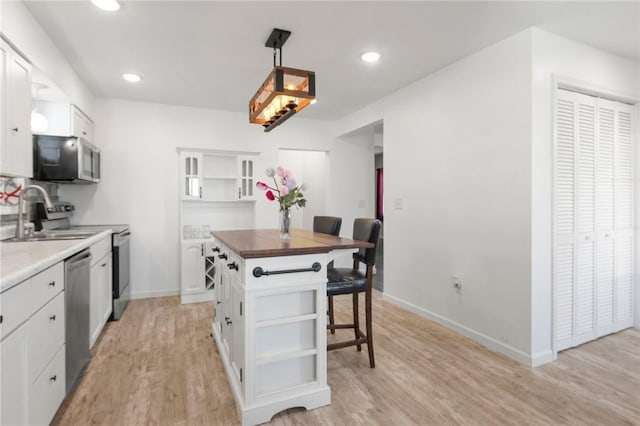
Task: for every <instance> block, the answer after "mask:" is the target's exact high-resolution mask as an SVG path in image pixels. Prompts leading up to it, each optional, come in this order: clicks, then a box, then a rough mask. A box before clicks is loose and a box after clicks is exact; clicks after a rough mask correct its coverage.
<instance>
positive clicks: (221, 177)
mask: <svg viewBox="0 0 640 426" xmlns="http://www.w3.org/2000/svg"><path fill="white" fill-rule="evenodd" d="M204 178H205V179H212V180H236V179H238V178H237V177H236V176H205V177H204Z"/></svg>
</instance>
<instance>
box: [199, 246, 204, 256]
mask: <svg viewBox="0 0 640 426" xmlns="http://www.w3.org/2000/svg"><path fill="white" fill-rule="evenodd" d="M200 256H204V243H202V244H200Z"/></svg>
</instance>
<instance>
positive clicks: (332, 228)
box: [313, 216, 342, 334]
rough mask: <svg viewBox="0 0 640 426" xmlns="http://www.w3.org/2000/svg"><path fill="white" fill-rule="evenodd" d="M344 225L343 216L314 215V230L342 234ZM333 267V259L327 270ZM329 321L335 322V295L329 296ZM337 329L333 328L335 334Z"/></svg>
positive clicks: (336, 234) (332, 331)
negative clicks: (341, 230)
mask: <svg viewBox="0 0 640 426" xmlns="http://www.w3.org/2000/svg"><path fill="white" fill-rule="evenodd" d="M341 227H342V218H341V217H335V216H314V217H313V232H321V233H323V234H329V235H335V236H336V237H338V236H340V228H341ZM332 268H333V260H332V261H331V262H329V264H328V265H327V270H328V269H332ZM328 302H329V322H330V323H331V324H333V297H332V296H329V300H328ZM335 332H336V331H335V330H331V333H332V334H335Z"/></svg>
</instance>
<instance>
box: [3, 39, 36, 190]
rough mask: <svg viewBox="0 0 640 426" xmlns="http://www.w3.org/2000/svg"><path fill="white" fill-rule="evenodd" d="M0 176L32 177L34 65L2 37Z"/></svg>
mask: <svg viewBox="0 0 640 426" xmlns="http://www.w3.org/2000/svg"><path fill="white" fill-rule="evenodd" d="M0 61H1V62H0V133H1V136H2V137H1V143H0V145H1V147H0V148H1V152H0V175H3V176H17V177H32V176H33V148H32V142H31V64H29V62H27V61H26V60H25V59H24V58H23V57H22V56H20V55H19V54H18V53H17V52H16V51H15V50H13V49H12V48H11V46H9V44H8V43H6V42H5V41H4V40H1V39H0Z"/></svg>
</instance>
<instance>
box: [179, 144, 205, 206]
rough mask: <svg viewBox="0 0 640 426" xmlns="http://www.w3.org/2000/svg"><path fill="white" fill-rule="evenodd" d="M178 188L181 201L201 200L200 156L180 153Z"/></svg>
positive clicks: (195, 153) (193, 153) (191, 153)
mask: <svg viewBox="0 0 640 426" xmlns="http://www.w3.org/2000/svg"><path fill="white" fill-rule="evenodd" d="M180 188H181V190H180V191H181V196H182V199H183V200H200V199H202V154H201V153H198V152H181V153H180Z"/></svg>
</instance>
